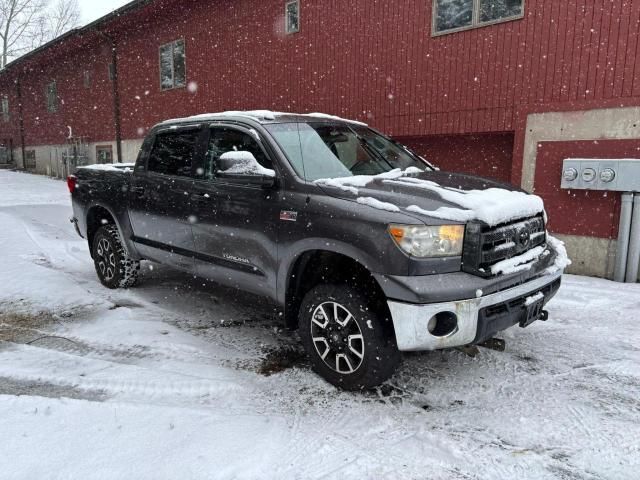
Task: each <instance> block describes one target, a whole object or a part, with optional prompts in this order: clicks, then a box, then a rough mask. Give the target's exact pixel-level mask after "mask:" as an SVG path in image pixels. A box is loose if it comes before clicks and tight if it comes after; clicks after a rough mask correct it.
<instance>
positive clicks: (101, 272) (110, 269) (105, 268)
mask: <svg viewBox="0 0 640 480" xmlns="http://www.w3.org/2000/svg"><path fill="white" fill-rule="evenodd" d="M92 253H93V260H94V264H95V267H96V273H97V274H98V278H99V279H100V282H101V283H102V284H103V285H104V286H105V287H107V288H110V289H117V288H130V287H133V286H134V285H135V284H136V282H137V281H138V272H139V271H140V262H139V261H137V260H134V259H133V258H131V257H130V256H129V254H128V253H127V250H126V249H125V248H124V245H123V244H122V240H121V239H120V233H119V232H118V227H116V226H115V225H104V226H102V227H100V229H99V230H98V231H97V232H96V235H95V237H94V238H93V246H92Z"/></svg>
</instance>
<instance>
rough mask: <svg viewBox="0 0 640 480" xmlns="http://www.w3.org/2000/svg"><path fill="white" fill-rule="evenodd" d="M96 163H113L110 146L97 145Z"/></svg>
mask: <svg viewBox="0 0 640 480" xmlns="http://www.w3.org/2000/svg"><path fill="white" fill-rule="evenodd" d="M96 163H98V164H105V163H113V147H112V146H111V145H98V146H97V147H96Z"/></svg>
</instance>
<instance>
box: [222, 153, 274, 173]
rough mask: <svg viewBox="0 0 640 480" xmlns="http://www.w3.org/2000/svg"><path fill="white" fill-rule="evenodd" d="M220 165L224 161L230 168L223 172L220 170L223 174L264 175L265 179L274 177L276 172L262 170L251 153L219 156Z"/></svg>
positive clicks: (266, 169)
mask: <svg viewBox="0 0 640 480" xmlns="http://www.w3.org/2000/svg"><path fill="white" fill-rule="evenodd" d="M220 161H221V163H223V164H224V163H225V161H226V162H227V163H229V164H231V166H230V167H229V168H227V169H225V170H222V172H223V173H229V174H239V175H242V174H247V175H264V176H265V177H275V176H276V172H275V171H273V170H271V169H268V168H264V167H263V166H262V165H260V164H259V163H258V161H257V160H256V157H254V156H253V154H252V153H251V152H227V153H223V154H222V155H220Z"/></svg>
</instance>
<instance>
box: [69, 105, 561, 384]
mask: <svg viewBox="0 0 640 480" xmlns="http://www.w3.org/2000/svg"><path fill="white" fill-rule="evenodd" d="M69 189H70V190H71V193H72V199H73V208H74V217H73V219H72V221H73V222H74V223H75V225H76V227H77V230H78V233H79V234H80V235H81V236H82V237H84V238H85V239H87V241H88V243H89V247H90V249H91V255H92V257H93V260H94V262H95V266H96V271H97V274H98V277H99V278H100V281H101V282H102V283H103V284H104V285H105V286H106V287H109V288H126V287H131V286H133V285H134V283H135V282H136V280H137V274H138V270H139V265H140V263H139V262H140V261H141V260H150V261H153V262H158V263H161V264H165V265H170V266H173V267H175V268H178V269H181V270H184V271H187V272H190V273H193V274H195V275H198V276H201V277H203V278H207V279H210V280H212V281H215V282H217V283H219V284H224V285H227V286H230V287H232V288H236V289H238V290H241V291H246V292H251V293H253V294H256V295H259V296H262V297H264V298H265V301H267V300H271V301H273V302H275V303H276V304H277V305H278V306H279V307H280V308H281V310H282V313H283V317H284V319H285V321H286V324H287V326H289V327H290V328H297V329H298V330H299V333H300V337H301V339H302V342H303V343H304V346H305V348H306V350H307V352H308V354H309V357H310V359H311V362H312V365H313V367H314V369H315V370H316V371H317V372H318V373H319V374H320V375H321V376H322V377H324V378H325V379H326V380H328V381H329V382H331V383H333V384H334V385H336V386H339V387H341V388H345V389H351V390H355V389H365V388H371V387H375V386H377V385H379V384H381V383H382V382H384V381H385V380H386V379H388V378H389V377H390V376H391V375H392V374H393V373H394V371H395V370H396V368H397V366H398V364H399V362H400V360H401V353H400V352H402V351H420V350H437V349H447V348H453V347H467V346H474V345H482V344H484V343H485V342H487V341H490V340H492V339H493V337H494V335H496V334H497V333H498V332H500V331H502V330H505V329H507V328H509V327H512V326H514V325H520V326H521V327H526V326H528V325H530V324H531V323H533V322H534V321H536V320H540V319H546V318H547V314H546V311H545V310H544V306H545V304H546V303H547V302H549V300H550V299H551V298H552V297H553V296H554V295H555V294H556V292H557V291H558V289H559V287H560V281H561V275H562V273H563V269H564V268H565V267H566V265H567V264H568V259H567V258H566V252H565V250H564V247H563V245H562V243H561V242H559V241H557V240H555V239H554V238H553V237H551V236H549V235H548V234H547V232H546V218H545V213H544V208H543V204H542V201H541V199H540V198H538V197H536V196H533V195H529V194H527V193H525V192H522V191H520V190H518V189H516V188H514V187H512V186H509V185H504V184H498V183H496V182H494V181H491V180H487V179H483V178H477V177H471V176H467V175H460V174H453V173H445V172H442V171H439V170H438V169H436V168H435V167H433V166H432V165H431V164H430V163H429V162H427V161H426V160H425V159H423V158H421V157H420V156H418V155H416V154H415V153H413V152H412V151H410V150H409V149H407V148H405V147H403V146H402V145H400V144H399V143H397V142H395V141H394V140H391V139H390V138H388V137H386V136H384V135H382V134H380V133H378V132H376V131H375V130H373V129H371V128H369V127H368V126H366V125H364V124H361V123H358V122H352V121H348V120H342V119H339V118H336V117H330V116H327V115H320V114H311V115H294V114H277V113H272V112H267V111H259V112H226V113H221V114H211V115H200V116H196V117H190V118H185V119H179V120H172V121H168V122H164V123H162V124H159V125H157V126H156V127H154V128H153V129H152V130H151V131H150V133H149V135H148V136H147V138H146V139H145V141H144V144H143V146H142V149H141V151H140V154H139V157H138V159H137V162H136V164H135V165H133V164H132V165H120V166H118V165H113V166H111V165H109V166H98V167H89V168H82V169H80V170H79V171H78V172H77V174H76V175H75V176H71V177H70V178H69Z"/></svg>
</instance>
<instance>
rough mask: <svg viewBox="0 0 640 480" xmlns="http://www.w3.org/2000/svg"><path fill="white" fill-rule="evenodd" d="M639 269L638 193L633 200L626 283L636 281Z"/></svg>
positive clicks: (639, 209)
mask: <svg viewBox="0 0 640 480" xmlns="http://www.w3.org/2000/svg"><path fill="white" fill-rule="evenodd" d="M639 269H640V193H636V194H635V197H634V199H633V219H632V220H631V237H630V241H629V259H628V261H627V283H636V282H637V281H638V270H639Z"/></svg>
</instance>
